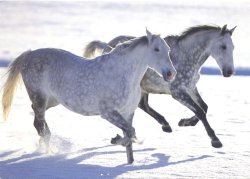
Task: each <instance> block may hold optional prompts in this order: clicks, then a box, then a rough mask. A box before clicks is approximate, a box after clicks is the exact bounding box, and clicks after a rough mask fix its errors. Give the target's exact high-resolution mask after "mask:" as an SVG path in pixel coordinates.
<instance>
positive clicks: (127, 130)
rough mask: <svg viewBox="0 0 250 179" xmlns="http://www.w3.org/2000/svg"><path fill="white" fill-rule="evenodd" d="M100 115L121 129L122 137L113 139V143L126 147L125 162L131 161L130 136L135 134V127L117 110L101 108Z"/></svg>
mask: <svg viewBox="0 0 250 179" xmlns="http://www.w3.org/2000/svg"><path fill="white" fill-rule="evenodd" d="M101 116H102V118H104V119H106V120H107V121H109V122H110V123H112V124H113V125H115V126H116V127H118V128H120V129H122V131H123V133H124V138H122V137H121V138H119V139H115V140H116V141H115V143H116V144H120V145H122V146H125V147H126V153H127V162H128V163H129V164H131V163H133V161H134V156H133V148H132V137H133V136H135V129H134V128H133V127H132V125H130V124H129V123H128V122H127V121H126V120H125V119H124V118H123V117H122V116H121V115H120V114H119V113H118V112H117V111H114V110H109V109H107V108H103V109H101Z"/></svg>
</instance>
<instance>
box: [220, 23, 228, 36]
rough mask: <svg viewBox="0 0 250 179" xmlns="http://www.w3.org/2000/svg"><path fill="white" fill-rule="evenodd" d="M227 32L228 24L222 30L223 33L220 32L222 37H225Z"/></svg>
mask: <svg viewBox="0 0 250 179" xmlns="http://www.w3.org/2000/svg"><path fill="white" fill-rule="evenodd" d="M226 31H227V24H225V25H224V26H223V27H222V28H221V31H220V33H221V35H224V34H225V33H226Z"/></svg>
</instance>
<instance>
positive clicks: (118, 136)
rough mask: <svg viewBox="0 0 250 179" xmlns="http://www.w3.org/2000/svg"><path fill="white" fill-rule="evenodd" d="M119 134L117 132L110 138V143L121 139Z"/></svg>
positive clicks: (115, 142)
mask: <svg viewBox="0 0 250 179" xmlns="http://www.w3.org/2000/svg"><path fill="white" fill-rule="evenodd" d="M121 138H122V137H121V136H120V135H119V134H117V135H116V137H114V138H112V139H111V144H117V141H118V140H121Z"/></svg>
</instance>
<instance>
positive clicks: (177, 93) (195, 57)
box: [84, 25, 236, 148]
mask: <svg viewBox="0 0 250 179" xmlns="http://www.w3.org/2000/svg"><path fill="white" fill-rule="evenodd" d="M235 28H236V27H234V28H232V29H231V30H229V29H227V25H224V26H223V27H222V28H220V27H217V26H208V25H203V26H194V27H190V28H189V29H187V30H186V31H184V32H183V33H182V34H181V35H180V36H167V37H165V38H164V40H165V41H166V42H167V43H168V44H169V46H170V49H171V50H170V58H171V60H172V62H173V64H174V67H175V68H176V70H177V75H176V78H175V79H174V80H173V81H172V82H171V83H166V82H165V81H164V80H163V78H162V77H161V76H159V75H158V74H157V73H156V72H155V71H154V70H152V69H148V70H147V72H146V73H145V75H144V77H143V79H142V81H141V87H142V89H143V90H142V91H143V93H142V98H141V101H140V104H139V107H140V108H141V109H143V110H144V111H145V112H147V113H148V114H149V115H151V116H152V117H154V118H155V119H156V120H157V121H158V122H159V123H160V124H161V125H162V129H163V131H165V132H172V129H171V127H170V125H169V123H168V122H167V121H166V120H165V118H164V117H163V116H162V115H160V114H159V113H157V112H156V111H155V110H154V109H152V108H151V107H150V106H149V104H148V94H149V93H155V94H171V95H172V97H173V98H174V99H176V100H177V101H179V102H180V103H181V104H183V105H185V106H186V107H188V108H189V109H190V110H191V111H192V112H194V114H195V116H193V117H191V118H189V119H182V120H180V122H179V126H194V125H196V124H197V122H198V121H199V120H201V121H202V123H203V125H204V127H205V129H206V131H207V133H208V136H209V137H210V138H211V140H212V141H211V143H212V146H213V147H216V148H218V147H222V143H221V142H220V140H219V139H218V138H217V136H216V135H215V133H214V131H213V129H212V128H211V127H210V125H209V123H208V121H207V117H206V113H207V110H208V106H207V104H206V103H205V102H204V101H203V99H202V98H201V96H200V94H199V92H198V89H197V87H196V84H197V82H198V80H199V78H200V73H199V72H200V68H201V66H202V65H203V64H204V62H205V61H206V60H207V59H208V57H209V56H212V57H213V58H214V59H215V60H216V62H217V63H218V65H219V68H220V69H221V71H222V74H223V76H224V77H230V76H231V75H232V74H233V72H234V62H233V49H234V45H233V42H232V38H231V36H232V33H233V32H234V30H235ZM133 38H135V37H132V36H118V37H116V38H114V39H113V40H111V41H110V42H109V43H105V42H101V41H92V42H90V43H89V44H88V45H87V46H86V49H85V53H84V56H85V57H91V56H93V55H95V51H96V50H97V49H99V50H102V51H103V53H107V52H109V51H110V50H111V49H112V48H113V47H115V46H116V45H117V44H118V43H120V42H124V41H127V40H131V39H133Z"/></svg>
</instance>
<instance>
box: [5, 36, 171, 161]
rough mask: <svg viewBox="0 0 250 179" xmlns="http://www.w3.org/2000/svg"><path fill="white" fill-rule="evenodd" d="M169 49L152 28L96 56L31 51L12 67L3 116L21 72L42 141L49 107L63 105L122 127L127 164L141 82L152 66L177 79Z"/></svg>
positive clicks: (46, 132)
mask: <svg viewBox="0 0 250 179" xmlns="http://www.w3.org/2000/svg"><path fill="white" fill-rule="evenodd" d="M168 53H169V47H168V45H167V44H166V42H165V41H164V40H163V39H162V38H160V37H159V36H158V35H153V34H151V33H150V32H148V31H147V36H143V37H140V38H136V39H134V40H132V41H129V42H127V43H124V44H120V45H118V46H117V47H116V48H115V49H114V50H112V51H111V52H110V53H108V54H105V55H102V56H100V57H97V58H95V59H94V60H87V59H84V58H82V57H79V56H76V55H73V54H71V53H69V52H67V51H63V50H59V49H51V48H47V49H38V50H35V51H27V52H25V53H23V54H22V55H20V56H19V57H18V58H17V59H16V60H15V61H14V62H13V63H12V64H11V66H10V69H9V76H8V79H7V81H6V83H5V86H4V92H3V98H2V103H3V114H4V117H5V118H6V117H7V115H8V111H9V110H10V106H11V102H12V98H13V92H14V89H15V86H16V82H17V81H18V77H19V74H21V75H22V79H23V82H24V84H25V87H26V90H27V92H28V95H29V97H30V100H31V102H32V108H33V110H34V113H35V119H34V126H35V128H36V130H37V132H38V134H39V135H40V136H41V139H40V144H41V142H42V144H46V146H47V147H48V146H49V140H50V135H51V133H50V130H49V127H48V125H47V123H46V121H45V111H46V110H47V109H49V108H50V107H53V106H56V105H58V104H62V105H63V106H65V107H66V108H68V109H69V110H71V111H73V112H76V113H79V114H82V115H85V116H86V115H100V116H101V117H102V118H104V119H106V120H108V121H109V122H110V123H112V124H114V125H115V126H117V127H118V128H120V129H122V130H123V132H124V138H119V139H117V140H116V141H115V143H117V144H121V145H123V146H126V151H127V160H128V163H132V162H133V160H134V159H133V151H132V138H133V137H134V136H135V129H134V128H133V127H132V119H133V114H134V111H135V109H136V108H137V106H138V103H139V101H140V97H141V88H140V82H141V79H142V77H143V75H144V73H145V72H146V70H147V68H148V67H151V68H153V69H154V70H156V71H157V72H159V73H160V74H161V75H162V76H163V78H164V79H165V80H166V81H171V80H173V79H174V77H175V74H176V70H175V68H174V67H173V65H172V62H171V61H170V58H169V55H168Z"/></svg>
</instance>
